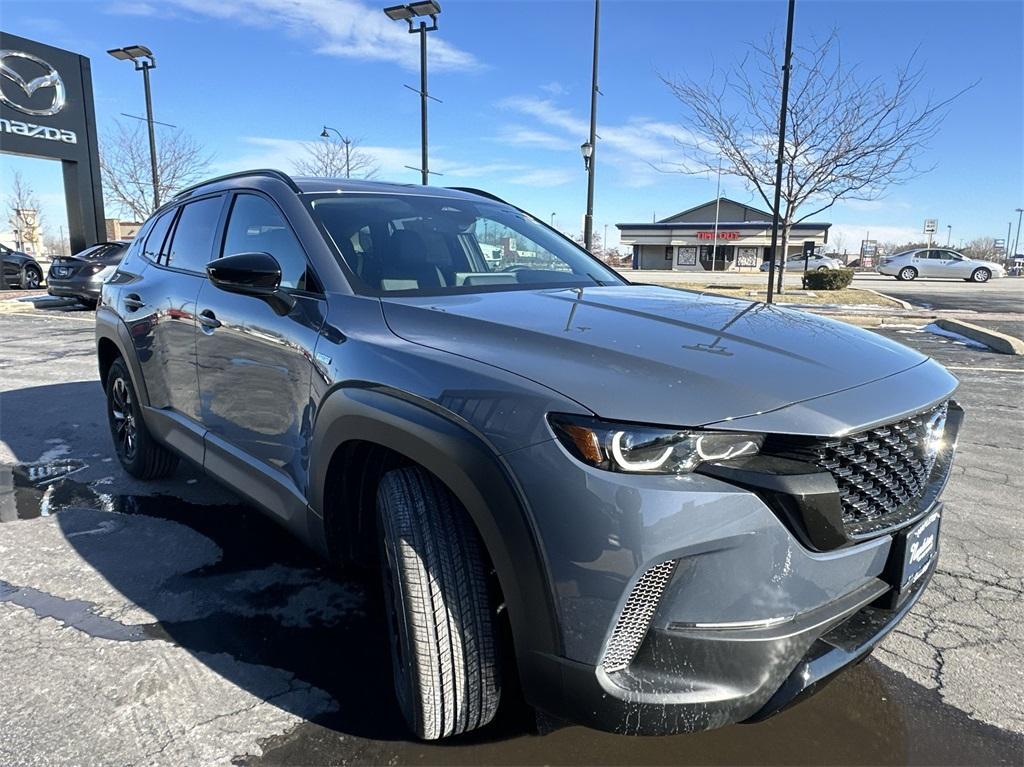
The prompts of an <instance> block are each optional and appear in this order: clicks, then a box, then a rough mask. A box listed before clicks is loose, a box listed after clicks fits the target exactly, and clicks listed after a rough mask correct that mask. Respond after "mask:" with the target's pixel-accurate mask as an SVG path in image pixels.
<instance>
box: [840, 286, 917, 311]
mask: <svg viewBox="0 0 1024 767" xmlns="http://www.w3.org/2000/svg"><path fill="white" fill-rule="evenodd" d="M850 287H851V288H853V290H863V291H864V292H865V293H874V294H875V295H876V296H879V297H881V298H886V299H888V300H890V301H895V302H896V303H897V304H899V305H900V308H901V309H907V310H910V311H913V310H915V309H920V308H921V307H919V306H914V305H913V304H912V303H910V302H909V301H904V300H903V299H902V298H896V296H890V295H889V294H888V293H883V292H882V291H880V290H872V289H871V288H862V287H860V286H853V285H851V286H850Z"/></svg>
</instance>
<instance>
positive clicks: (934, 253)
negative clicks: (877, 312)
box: [878, 248, 1006, 282]
mask: <svg viewBox="0 0 1024 767" xmlns="http://www.w3.org/2000/svg"><path fill="white" fill-rule="evenodd" d="M878 273H879V274H887V275H889V276H890V277H895V278H896V279H897V280H913V279H916V278H918V277H950V278H956V277H959V278H960V279H961V280H967V281H969V282H988V281H989V280H991V279H993V278H994V277H1005V276H1006V272H1005V271H1004V270H1003V267H1001V266H1000V265H999V264H994V263H992V262H991V261H978V260H977V259H974V258H968V257H967V256H964V255H962V254H960V253H957V252H956V251H954V250H949V249H948V248H921V249H919V250H906V251H904V252H902V253H896V254H895V255H892V256H885V257H883V258H882V260H881V262H880V263H879V264H878Z"/></svg>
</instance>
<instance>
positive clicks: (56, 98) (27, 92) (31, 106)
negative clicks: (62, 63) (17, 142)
mask: <svg viewBox="0 0 1024 767" xmlns="http://www.w3.org/2000/svg"><path fill="white" fill-rule="evenodd" d="M19 63H20V64H22V70H23V71H26V70H27V71H30V72H31V71H34V72H38V73H39V74H37V75H36V76H34V77H33V76H32V75H25V74H22V72H21V71H18V69H16V67H17V66H18V64H19ZM0 79H2V80H3V82H2V83H0V103H3V104H5V105H6V106H8V107H11V108H12V109H16V110H17V111H19V112H21V113H23V114H26V115H31V116H33V117H36V116H38V117H49V116H50V115H55V114H57V113H58V112H60V111H61V110H62V109H64V105H65V104H67V91H66V89H65V87H64V80H63V79H61V76H60V72H58V71H57V70H56V69H54V67H53V66H51V65H50V63H49V62H47V61H46V60H45V59H41V58H40V57H39V56H33V55H32V54H31V53H25V51H14V50H6V49H4V50H0ZM37 93H38V94H40V95H41V96H42V101H41V103H40V100H39V99H38V98H34V97H35V96H36V94H37ZM0 133H13V134H14V135H16V136H26V137H28V138H38V139H43V140H45V141H63V142H65V143H68V144H77V143H78V135H77V134H76V133H75V132H74V131H72V130H62V129H60V128H51V127H49V126H46V125H37V124H36V123H34V122H26V121H24V120H11V119H8V118H5V117H0Z"/></svg>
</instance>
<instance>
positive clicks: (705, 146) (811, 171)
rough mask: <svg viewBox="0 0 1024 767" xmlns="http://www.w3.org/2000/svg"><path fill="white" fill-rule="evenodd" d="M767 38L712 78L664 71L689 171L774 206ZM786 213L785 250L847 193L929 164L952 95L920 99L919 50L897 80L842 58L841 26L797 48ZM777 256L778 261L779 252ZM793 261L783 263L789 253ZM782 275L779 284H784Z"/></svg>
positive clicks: (778, 72) (777, 84) (776, 72)
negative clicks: (801, 227)
mask: <svg viewBox="0 0 1024 767" xmlns="http://www.w3.org/2000/svg"><path fill="white" fill-rule="evenodd" d="M780 59H781V55H780V54H779V51H778V46H776V45H775V42H774V39H773V37H772V36H771V35H769V37H768V39H767V40H766V41H765V42H764V43H763V44H760V45H757V44H755V45H751V48H750V51H749V53H748V54H747V55H746V56H745V57H744V59H743V60H742V61H741V62H740V63H739V64H738V65H737V66H735V67H734V68H733V69H732V70H728V71H712V73H711V75H710V76H709V78H708V79H707V80H706V81H704V82H698V81H696V80H693V79H690V78H686V77H683V78H680V79H673V78H669V77H662V78H661V79H662V81H663V82H664V83H665V84H666V85H667V86H668V87H669V89H670V90H671V91H672V93H673V95H675V97H676V98H677V99H678V100H679V102H680V103H681V104H682V106H683V109H684V115H683V128H684V130H685V132H686V135H687V136H689V138H688V139H685V140H680V141H679V144H680V146H681V147H682V148H683V152H684V157H685V159H684V161H683V162H680V163H675V164H674V169H676V170H680V171H683V172H686V173H700V174H706V173H713V172H717V170H718V163H719V161H721V163H722V172H723V173H725V174H728V175H732V176H737V177H739V178H741V179H743V181H744V182H745V183H746V184H747V185H748V186H749V187H750V188H752V189H753V190H755V191H756V192H757V194H759V195H760V196H761V198H762V199H763V200H764V201H765V203H766V204H767V205H768V206H769V208H770V207H771V206H772V205H773V196H774V192H775V171H776V165H775V161H776V154H777V151H778V125H779V122H778V120H779V107H780V103H781V92H782V74H783V73H782V63H781V60H780ZM792 64H793V67H792V71H791V77H790V95H789V103H788V106H787V111H786V114H787V117H786V141H785V146H784V147H783V158H784V159H783V163H784V165H783V175H782V190H781V203H780V208H781V210H780V211H779V216H780V222H781V228H782V232H781V234H782V251H781V252H782V254H786V253H788V246H789V237H790V231H791V229H792V227H793V225H794V224H797V223H800V222H801V221H804V220H806V219H808V218H810V217H811V216H814V215H817V214H819V213H821V212H822V211H824V210H827V209H828V208H831V207H832V206H833V205H835V203H836V202H838V201H839V200H843V199H853V200H874V199H877V198H878V197H880V196H881V195H882V194H883V193H884V192H885V191H886V189H887V188H888V187H890V186H893V185H895V184H901V183H904V182H906V181H908V180H909V179H911V178H914V177H915V176H918V175H920V174H921V173H925V172H927V171H929V170H931V168H930V167H922V166H920V165H919V164H918V160H919V158H920V156H921V154H922V152H923V151H924V150H925V149H926V147H927V144H928V142H929V140H930V139H932V138H933V137H934V136H935V134H936V133H937V132H938V130H939V127H940V125H941V124H942V120H943V117H944V116H945V114H946V112H947V109H948V107H949V105H950V104H951V103H952V102H953V100H954V99H956V98H957V96H959V95H960V94H962V93H963V92H964V91H966V90H968V89H969V88H970V87H973V85H972V86H968V88H965V89H963V90H961V91H959V92H957V93H955V94H954V95H952V96H950V97H948V98H942V99H938V98H935V97H933V96H931V95H927V96H924V97H922V98H918V97H917V91H918V90H919V86H920V85H921V82H922V77H923V73H922V70H921V68H920V67H919V66H918V65H917V63H916V62H915V57H914V55H911V56H910V58H909V59H908V61H907V62H906V63H905V64H903V65H902V66H900V67H899V68H897V70H896V72H895V73H894V75H893V78H892V80H891V82H887V81H886V80H885V79H883V78H881V77H869V78H863V77H862V76H861V74H860V72H859V71H858V69H857V67H856V66H855V65H853V66H851V65H848V64H847V63H846V62H844V61H843V58H842V55H841V51H840V45H839V35H838V32H837V31H835V30H833V32H832V33H831V34H830V35H829V36H828V37H827V38H825V39H824V40H823V41H821V42H818V43H813V44H812V45H810V46H808V47H799V48H797V50H795V51H794V53H793V61H792ZM777 258H778V257H777ZM781 263H782V264H785V259H784V258H782V259H781ZM782 284H783V283H782V274H781V269H780V274H779V290H780V292H781V290H782Z"/></svg>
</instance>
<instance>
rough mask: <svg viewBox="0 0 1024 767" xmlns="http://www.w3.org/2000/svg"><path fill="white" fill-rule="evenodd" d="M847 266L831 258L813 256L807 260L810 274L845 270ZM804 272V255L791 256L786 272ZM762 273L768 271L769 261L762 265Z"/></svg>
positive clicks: (787, 262) (787, 261)
mask: <svg viewBox="0 0 1024 767" xmlns="http://www.w3.org/2000/svg"><path fill="white" fill-rule="evenodd" d="M844 268H846V264H844V263H843V262H842V261H840V260H839V259H836V258H832V257H831V256H821V255H817V256H811V257H810V258H808V259H807V271H809V272H823V271H825V270H826V269H844ZM794 270H795V271H801V272H802V271H803V270H804V257H803V254H801V255H799V256H790V258H788V259H787V260H786V271H787V272H791V271H794ZM761 271H762V272H767V271H768V261H765V262H764V263H763V264H761Z"/></svg>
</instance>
